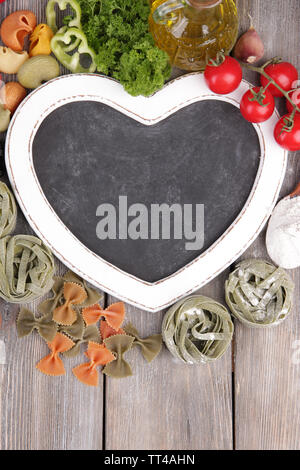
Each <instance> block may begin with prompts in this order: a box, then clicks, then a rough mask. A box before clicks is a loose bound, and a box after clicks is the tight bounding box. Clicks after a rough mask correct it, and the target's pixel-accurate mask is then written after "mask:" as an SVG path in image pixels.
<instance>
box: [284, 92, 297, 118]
mask: <svg viewBox="0 0 300 470" xmlns="http://www.w3.org/2000/svg"><path fill="white" fill-rule="evenodd" d="M289 96H290V98H292V101H293V102H294V103H295V105H296V106H298V108H300V88H298V89H297V90H294V91H291V92H290V93H289ZM286 107H287V109H288V112H289V113H291V112H292V111H293V106H292V105H291V103H290V102H289V101H288V100H286ZM297 112H298V111H297Z"/></svg>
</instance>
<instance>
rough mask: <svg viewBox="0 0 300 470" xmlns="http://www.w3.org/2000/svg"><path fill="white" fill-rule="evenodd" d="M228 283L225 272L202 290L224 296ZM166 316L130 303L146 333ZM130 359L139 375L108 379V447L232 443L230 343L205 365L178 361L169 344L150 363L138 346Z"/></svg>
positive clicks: (130, 313) (220, 445)
mask: <svg viewBox="0 0 300 470" xmlns="http://www.w3.org/2000/svg"><path fill="white" fill-rule="evenodd" d="M223 285H224V274H223V275H222V276H220V277H219V279H218V280H217V281H214V282H213V283H212V284H210V285H207V286H206V287H205V288H203V289H202V290H201V293H203V294H204V295H208V296H212V297H214V298H216V299H218V300H221V301H224V300H223ZM113 300H114V299H111V298H109V302H112V301H113ZM162 316H163V312H161V313H156V314H153V313H145V312H141V311H139V310H137V309H135V308H133V307H131V306H129V305H127V317H128V319H129V320H130V321H132V322H133V323H134V324H135V325H136V327H137V329H138V330H139V331H140V332H141V335H142V337H143V336H148V335H149V334H154V333H157V332H159V331H160V328H161V321H162ZM128 362H132V366H133V369H134V375H133V377H129V378H127V379H124V380H119V381H118V380H113V379H107V380H106V398H107V400H106V420H105V423H106V427H105V445H106V449H109V450H114V449H124V450H127V449H147V450H151V449H170V450H173V449H231V448H232V391H231V350H230V349H229V350H228V351H227V353H226V354H225V356H224V357H223V358H222V359H220V361H218V362H216V363H215V364H213V365H203V366H199V367H195V366H187V365H185V364H181V363H178V362H176V361H175V360H174V359H173V358H172V356H171V355H170V353H169V352H168V351H167V350H166V348H164V349H163V351H162V353H161V355H160V356H159V357H158V358H157V359H156V360H155V361H153V363H151V364H149V365H148V364H147V363H146V362H145V360H144V359H143V357H142V356H141V354H140V353H139V351H138V350H136V349H134V350H132V351H130V352H129V353H128Z"/></svg>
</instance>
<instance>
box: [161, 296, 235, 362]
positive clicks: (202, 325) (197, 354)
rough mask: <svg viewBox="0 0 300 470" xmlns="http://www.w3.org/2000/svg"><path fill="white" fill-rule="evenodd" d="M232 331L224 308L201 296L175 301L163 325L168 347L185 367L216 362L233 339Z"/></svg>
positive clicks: (231, 324)
mask: <svg viewBox="0 0 300 470" xmlns="http://www.w3.org/2000/svg"><path fill="white" fill-rule="evenodd" d="M233 329H234V327H233V323H232V321H231V318H230V315H229V313H228V311H227V309H226V308H225V307H224V306H223V305H221V304H219V303H218V302H216V301H215V300H213V299H210V298H208V297H204V296H202V295H192V296H190V297H187V298H185V299H183V300H181V301H179V302H177V303H176V304H175V305H173V306H172V307H171V308H170V309H169V310H168V311H167V313H166V315H165V317H164V319H163V324H162V334H163V339H164V341H165V344H166V346H167V348H168V349H169V351H170V352H171V353H172V354H173V356H175V357H177V358H179V359H181V361H183V362H185V363H187V364H200V363H207V362H211V361H214V360H216V359H219V358H220V357H221V356H222V355H223V354H224V353H225V351H226V350H227V348H228V346H229V344H230V342H231V340H232V335H233Z"/></svg>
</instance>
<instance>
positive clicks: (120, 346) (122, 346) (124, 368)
mask: <svg viewBox="0 0 300 470" xmlns="http://www.w3.org/2000/svg"><path fill="white" fill-rule="evenodd" d="M133 341H134V338H133V337H132V336H128V335H114V336H110V337H109V338H107V339H105V340H104V344H105V346H106V347H107V348H108V349H109V350H110V351H111V352H112V353H113V354H114V355H115V356H116V360H115V361H112V362H110V363H109V364H107V365H106V366H105V367H104V369H103V371H102V372H103V374H106V375H109V376H110V377H114V378H115V379H123V378H124V377H128V376H130V375H132V370H131V367H130V365H129V364H128V362H126V361H125V359H124V357H123V355H124V354H125V353H126V352H127V351H129V350H130V349H131V348H132V344H133Z"/></svg>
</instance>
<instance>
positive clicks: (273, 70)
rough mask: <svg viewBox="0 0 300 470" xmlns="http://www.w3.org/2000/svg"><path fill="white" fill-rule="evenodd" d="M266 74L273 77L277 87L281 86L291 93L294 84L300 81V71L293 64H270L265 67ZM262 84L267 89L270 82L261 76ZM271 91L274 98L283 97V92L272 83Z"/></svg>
mask: <svg viewBox="0 0 300 470" xmlns="http://www.w3.org/2000/svg"><path fill="white" fill-rule="evenodd" d="M264 70H265V72H266V74H267V75H269V77H271V78H272V79H273V80H274V81H275V82H276V83H277V85H279V86H280V87H281V88H282V89H283V90H284V91H289V90H291V89H292V88H293V86H294V83H295V82H297V80H298V71H297V69H296V67H294V66H293V64H290V62H279V63H278V64H270V65H268V66H267V67H265V69H264ZM260 82H261V84H262V86H263V87H265V86H266V85H267V84H268V83H269V80H268V79H267V78H266V77H264V76H263V75H261V77H260ZM268 89H269V91H270V92H271V93H272V95H273V96H277V97H281V96H283V94H282V92H281V91H280V90H278V88H276V87H275V86H274V85H273V84H272V83H271V85H269V87H268Z"/></svg>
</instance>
